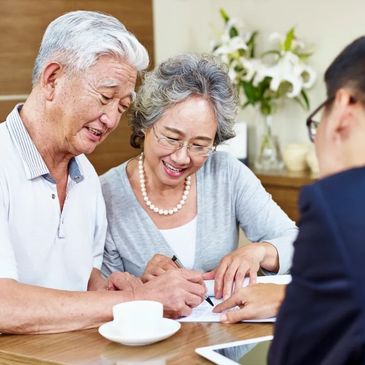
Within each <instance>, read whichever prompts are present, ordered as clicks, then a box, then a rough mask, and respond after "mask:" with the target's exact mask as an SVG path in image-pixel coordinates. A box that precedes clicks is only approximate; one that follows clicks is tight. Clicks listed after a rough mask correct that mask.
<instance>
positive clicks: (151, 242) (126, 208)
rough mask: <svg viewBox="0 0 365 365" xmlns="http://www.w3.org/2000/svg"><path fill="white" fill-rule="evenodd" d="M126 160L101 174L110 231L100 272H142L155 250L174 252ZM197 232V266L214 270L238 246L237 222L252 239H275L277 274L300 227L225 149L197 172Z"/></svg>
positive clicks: (287, 264) (285, 263) (282, 270)
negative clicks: (134, 182)
mask: <svg viewBox="0 0 365 365" xmlns="http://www.w3.org/2000/svg"><path fill="white" fill-rule="evenodd" d="M126 166H127V162H125V163H123V164H122V165H119V166H117V167H115V168H113V169H111V170H109V171H108V172H107V173H106V174H104V175H103V176H101V184H102V190H103V194H104V198H105V202H106V208H107V217H108V233H107V239H106V244H105V251H104V262H103V267H102V271H103V273H104V274H105V275H109V274H110V273H111V272H114V271H128V272H130V273H132V274H134V275H137V276H140V275H142V274H143V272H144V269H145V267H146V264H147V262H148V261H149V260H150V259H151V258H152V256H153V255H154V254H156V253H160V254H163V255H166V256H170V257H171V256H172V255H174V252H173V251H172V249H171V247H170V246H169V244H168V243H167V242H166V241H165V239H164V237H163V236H162V234H161V233H160V231H159V230H158V228H157V227H156V226H155V225H154V223H153V222H152V220H151V219H150V217H149V216H148V214H147V213H146V212H145V210H144V209H143V208H142V207H141V205H140V204H139V202H138V201H137V199H136V197H135V195H134V192H133V190H132V187H131V185H130V183H129V180H128V176H127V173H126ZM197 199H198V201H197V210H198V213H197V233H196V235H197V236H196V254H195V263H194V269H195V270H199V271H209V270H212V269H214V268H215V267H216V266H217V265H218V263H219V261H220V260H221V259H222V257H223V256H225V255H226V254H228V253H230V252H232V251H233V250H234V249H235V248H237V245H238V233H239V226H240V227H241V228H242V230H243V231H244V232H245V233H246V236H247V238H248V239H249V240H250V241H253V242H257V241H266V242H270V243H272V244H273V245H274V246H275V247H276V248H277V250H278V252H279V262H280V269H279V273H280V274H282V273H286V272H288V270H289V268H290V265H291V259H292V253H293V241H294V239H295V238H296V235H297V228H296V226H295V224H294V222H293V221H291V220H290V219H289V218H288V217H287V215H286V214H285V213H284V212H283V211H282V210H281V209H280V208H279V206H278V205H277V204H276V203H275V202H274V201H273V200H272V199H271V195H270V194H268V193H267V192H266V191H265V190H264V188H263V187H262V185H261V183H260V181H259V180H258V179H257V178H256V176H255V175H254V174H253V173H252V172H251V170H250V169H248V168H247V167H246V166H245V165H244V164H243V163H241V162H240V161H238V160H237V159H235V158H234V157H231V156H230V155H229V154H227V153H225V152H215V153H213V154H212V155H211V156H210V157H209V158H208V160H207V161H206V162H205V164H204V165H203V166H202V167H201V168H200V170H198V171H197Z"/></svg>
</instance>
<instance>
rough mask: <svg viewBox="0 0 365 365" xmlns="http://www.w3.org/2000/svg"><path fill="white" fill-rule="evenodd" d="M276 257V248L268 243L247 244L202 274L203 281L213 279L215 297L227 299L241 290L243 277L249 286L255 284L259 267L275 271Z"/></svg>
mask: <svg viewBox="0 0 365 365" xmlns="http://www.w3.org/2000/svg"><path fill="white" fill-rule="evenodd" d="M277 256H278V254H277V251H276V248H275V247H274V246H273V245H272V244H270V243H267V242H257V243H249V244H247V245H245V246H243V247H239V248H237V249H236V250H234V251H233V252H231V253H230V254H228V255H226V256H224V257H223V259H222V260H221V261H220V263H219V265H218V267H217V268H215V269H214V270H213V271H211V272H208V273H205V274H204V279H205V280H209V279H214V280H215V283H214V294H215V297H216V298H217V299H220V298H222V296H223V298H224V299H227V298H229V297H230V296H231V295H232V293H233V292H237V291H238V290H239V289H240V288H242V285H243V280H244V278H245V276H248V277H249V278H250V284H254V283H256V278H257V272H258V271H259V269H260V267H263V268H264V269H267V270H269V271H275V269H276V271H277V266H278V257H277Z"/></svg>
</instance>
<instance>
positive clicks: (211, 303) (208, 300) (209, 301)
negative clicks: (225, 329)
mask: <svg viewBox="0 0 365 365" xmlns="http://www.w3.org/2000/svg"><path fill="white" fill-rule="evenodd" d="M205 300H206V301H207V302H208V303H209V304H210V305H211V306H212V307H214V304H213V302H212V300H211V299H210V298H209V297H206V298H205Z"/></svg>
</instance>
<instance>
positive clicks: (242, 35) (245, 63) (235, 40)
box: [212, 9, 316, 115]
mask: <svg viewBox="0 0 365 365" xmlns="http://www.w3.org/2000/svg"><path fill="white" fill-rule="evenodd" d="M221 15H222V17H223V20H224V22H225V26H224V31H223V34H222V35H221V37H220V39H219V41H218V42H216V43H215V44H214V46H213V47H212V48H213V50H214V51H213V54H214V55H216V56H218V57H220V59H221V60H222V61H223V62H224V63H225V64H226V65H227V66H228V75H229V77H230V79H231V80H232V83H233V84H234V85H235V86H236V88H237V91H238V95H239V98H240V101H241V105H242V106H243V107H246V106H247V105H258V106H259V107H260V110H261V112H262V113H264V114H266V115H270V114H272V113H273V111H274V110H275V109H276V107H277V105H278V103H279V100H280V99H282V98H296V99H297V101H299V102H300V103H301V104H302V105H303V106H304V107H308V97H307V95H306V89H308V88H310V87H311V86H313V84H314V82H315V80H316V73H315V72H314V70H313V69H312V68H311V67H310V66H309V65H308V64H307V63H306V59H307V58H308V57H309V56H310V53H308V50H306V47H305V44H304V43H303V42H302V41H301V40H299V39H298V38H296V36H295V28H291V29H289V30H288V32H287V33H286V34H285V35H281V34H279V33H272V34H270V36H269V41H270V42H273V43H274V44H275V46H274V47H273V48H271V49H270V50H269V51H267V52H264V53H263V55H262V56H261V57H255V56H254V52H255V45H256V44H255V43H256V35H257V32H254V33H253V32H251V31H249V30H247V28H245V26H244V24H243V23H242V22H241V21H239V20H237V19H235V18H229V16H228V15H227V13H226V12H225V11H224V10H223V9H221Z"/></svg>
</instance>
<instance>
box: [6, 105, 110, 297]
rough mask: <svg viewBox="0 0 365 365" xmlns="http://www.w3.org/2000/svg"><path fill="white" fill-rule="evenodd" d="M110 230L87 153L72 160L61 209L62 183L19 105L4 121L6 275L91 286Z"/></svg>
mask: <svg viewBox="0 0 365 365" xmlns="http://www.w3.org/2000/svg"><path fill="white" fill-rule="evenodd" d="M105 233H106V216H105V205H104V201H103V198H102V194H101V189H100V185H99V180H98V177H97V175H96V173H95V170H94V168H93V167H92V166H91V164H90V162H89V161H88V160H87V158H86V157H85V156H84V155H80V156H77V157H76V158H75V159H72V160H71V162H70V165H69V178H68V185H67V196H66V200H65V204H64V207H63V211H62V212H61V211H60V205H59V200H58V196H57V189H56V184H55V183H54V180H53V178H52V176H51V175H50V174H49V171H48V168H47V166H46V165H45V163H44V161H43V159H42V157H41V155H40V154H39V152H38V150H37V149H36V147H35V145H34V144H33V142H32V140H31V138H30V136H29V134H28V132H27V130H26V128H25V127H24V125H23V123H22V120H21V119H20V116H19V112H18V109H17V107H16V108H14V110H13V111H12V112H11V114H10V115H9V116H8V118H7V119H6V122H4V123H1V124H0V263H1V264H0V277H1V278H11V279H15V280H18V281H19V282H22V283H27V284H33V285H38V286H43V287H49V288H57V289H66V290H86V289H87V283H88V280H89V277H90V273H91V270H92V268H93V267H96V268H100V266H101V262H102V254H103V248H104V242H105Z"/></svg>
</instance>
